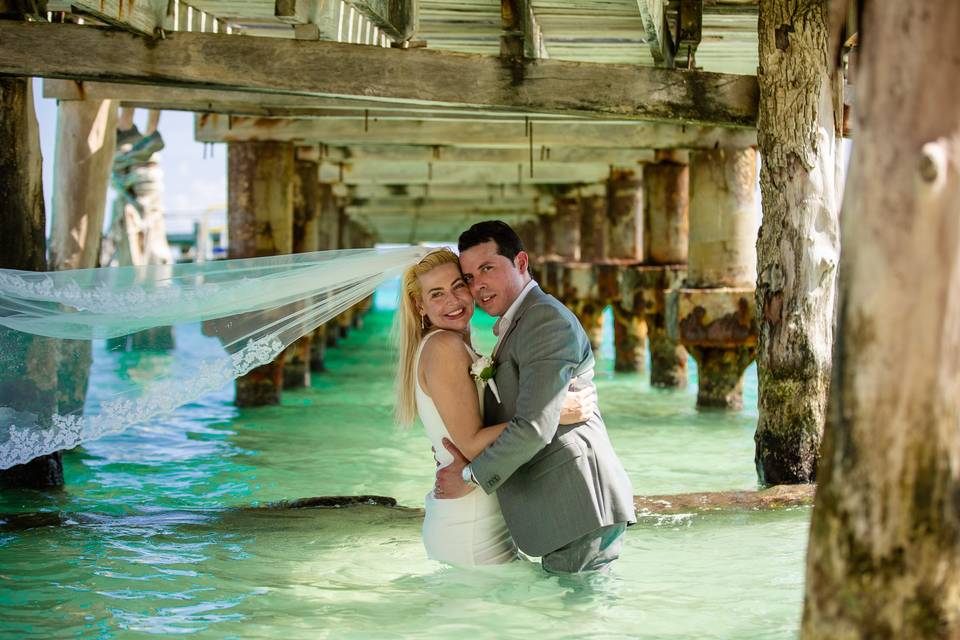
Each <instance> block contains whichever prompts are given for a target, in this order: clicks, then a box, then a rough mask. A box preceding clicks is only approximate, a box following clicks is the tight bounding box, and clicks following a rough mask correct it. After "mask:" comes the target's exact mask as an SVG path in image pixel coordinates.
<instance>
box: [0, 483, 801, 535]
mask: <svg viewBox="0 0 960 640" xmlns="http://www.w3.org/2000/svg"><path fill="white" fill-rule="evenodd" d="M812 501H813V487H812V486H810V485H801V486H795V485H792V486H790V485H788V486H782V487H770V488H769V489H764V490H763V491H717V492H703V493H679V494H670V495H660V496H634V498H633V504H634V505H635V506H636V509H637V514H638V515H639V516H641V517H652V516H657V515H674V514H686V513H691V512H692V513H695V514H698V515H707V514H708V513H714V512H721V513H723V512H731V511H733V512H736V511H760V510H774V509H790V508H795V507H804V506H808V505H809V504H810V503H811V502H812ZM358 507H359V508H362V507H380V508H386V509H390V510H391V512H396V514H397V516H398V517H401V518H404V519H409V518H416V517H420V516H421V515H422V513H423V509H416V508H412V507H404V506H400V505H398V504H397V500H396V498H391V497H389V496H377V495H360V496H314V497H310V498H298V499H295V500H279V501H277V502H268V503H265V504H260V505H256V506H250V507H239V508H236V509H232V510H231V509H217V510H212V509H211V510H203V509H191V510H190V511H189V512H182V511H180V512H172V513H155V514H153V517H155V518H163V519H165V520H166V521H168V522H177V521H182V522H188V523H195V522H198V521H208V520H209V519H214V518H222V517H224V516H225V515H226V517H230V516H232V515H236V514H245V513H260V512H263V511H264V510H279V509H336V510H341V509H346V508H358ZM141 518H142V516H129V515H119V516H118V515H116V514H107V513H92V512H69V511H34V512H27V513H0V531H2V532H4V533H11V532H17V531H28V530H30V529H36V528H39V527H69V526H78V525H80V526H83V525H91V524H96V525H109V526H116V527H120V526H123V525H124V524H125V523H127V522H130V521H131V520H133V521H140V520H141Z"/></svg>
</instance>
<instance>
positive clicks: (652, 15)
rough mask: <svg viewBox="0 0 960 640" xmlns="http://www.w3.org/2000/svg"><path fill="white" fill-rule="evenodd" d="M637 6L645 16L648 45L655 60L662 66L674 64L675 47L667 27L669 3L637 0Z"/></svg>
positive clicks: (655, 0)
mask: <svg viewBox="0 0 960 640" xmlns="http://www.w3.org/2000/svg"><path fill="white" fill-rule="evenodd" d="M637 8H638V9H639V10H640V16H641V17H642V18H643V27H644V31H645V32H646V35H647V45H648V46H649V47H650V55H651V56H652V57H653V60H654V62H656V63H657V64H658V65H660V66H664V67H671V66H673V47H672V42H671V41H670V31H669V29H668V28H667V3H666V2H665V0H637Z"/></svg>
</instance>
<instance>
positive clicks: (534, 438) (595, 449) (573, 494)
mask: <svg viewBox="0 0 960 640" xmlns="http://www.w3.org/2000/svg"><path fill="white" fill-rule="evenodd" d="M459 248H460V267H461V270H462V271H463V276H464V280H465V281H466V282H467V284H468V285H469V286H470V291H471V293H472V294H473V298H474V300H476V301H477V304H479V305H480V308H482V309H483V310H484V311H486V312H487V313H489V314H490V315H492V316H497V317H498V320H497V323H496V324H495V325H494V328H493V331H494V333H496V334H497V338H498V339H497V345H496V347H495V348H494V354H493V359H494V361H495V363H496V373H495V375H494V380H495V381H496V386H497V390H498V392H499V396H500V401H499V402H498V401H497V399H496V398H495V397H494V395H493V393H492V392H491V390H490V388H489V386H488V387H487V389H486V392H485V394H484V411H483V416H484V424H485V425H493V424H498V423H503V422H508V423H509V425H508V426H507V428H506V429H505V430H504V431H503V433H501V434H500V436H499V437H498V438H497V440H496V441H495V442H494V443H493V444H492V445H490V446H489V447H487V449H486V450H484V451H483V452H482V453H481V454H480V455H478V456H477V457H476V458H474V460H473V462H470V463H468V461H467V460H466V458H464V457H463V455H462V454H460V452H459V451H457V449H456V447H454V446H453V444H452V443H449V441H446V440H445V441H444V445H445V446H446V447H447V448H448V449H449V450H450V452H451V453H452V454H453V456H454V462H453V464H451V465H449V466H446V467H444V468H442V469H440V470H438V471H437V487H438V488H439V489H440V492H441V494H446V495H453V492H454V491H457V490H458V489H462V487H463V483H464V482H473V483H476V484H477V485H479V486H480V488H481V489H483V490H484V491H485V492H487V493H493V492H494V491H496V492H497V498H498V499H499V502H500V508H501V510H502V511H503V517H504V519H505V520H506V522H507V527H508V528H509V529H510V533H511V535H512V536H513V539H514V541H515V542H516V543H517V546H518V547H519V548H520V550H521V551H523V552H524V553H526V554H528V555H531V556H542V562H543V568H544V569H545V570H547V571H548V572H550V573H579V572H581V571H598V570H603V569H605V568H607V567H608V565H609V564H610V563H611V562H613V561H614V560H616V559H617V557H618V556H619V555H620V548H621V546H622V544H623V533H624V530H625V529H626V526H627V525H628V524H632V523H634V522H636V515H635V513H634V508H633V489H632V487H631V485H630V480H629V478H628V477H627V474H626V472H625V471H624V469H623V465H622V464H620V460H619V459H618V458H617V455H616V454H615V453H614V451H613V447H612V446H611V444H610V440H609V438H608V437H607V430H606V427H605V426H604V424H603V419H602V418H601V417H600V413H599V411H597V412H595V413H594V415H593V417H592V418H590V419H589V420H587V421H586V422H581V423H578V424H573V425H559V421H560V408H561V406H562V404H563V399H564V396H565V395H566V393H567V390H568V386H570V383H571V380H572V379H573V378H576V381H575V383H574V386H575V387H576V388H578V389H579V388H583V387H584V386H586V385H592V384H593V366H594V359H593V351H592V349H591V348H590V341H589V339H588V338H587V335H586V333H585V332H584V330H583V327H581V326H580V323H579V322H578V321H577V318H576V317H575V316H574V315H573V314H572V313H571V312H570V311H569V310H568V309H567V308H566V307H564V306H563V305H562V304H561V303H560V302H559V301H557V299H556V298H554V297H553V296H550V295H547V294H546V293H544V292H543V291H542V290H541V289H540V287H538V286H537V283H536V282H535V281H534V280H533V279H532V278H531V276H530V270H529V266H530V258H529V256H528V255H527V253H526V252H525V251H524V250H523V245H522V244H521V243H520V239H519V238H518V237H517V234H516V233H515V232H514V231H513V229H511V228H510V227H509V226H508V225H507V224H505V223H503V222H500V221H498V220H496V221H487V222H480V223H478V224H475V225H473V226H472V227H470V228H469V229H468V230H466V231H464V232H463V234H461V235H460V242H459Z"/></svg>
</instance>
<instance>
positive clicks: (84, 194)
mask: <svg viewBox="0 0 960 640" xmlns="http://www.w3.org/2000/svg"><path fill="white" fill-rule="evenodd" d="M116 112H117V109H116V105H115V104H114V103H113V102H111V101H109V100H106V101H100V100H90V101H87V100H77V101H64V102H61V103H60V104H59V105H58V106H57V146H56V152H55V155H54V170H53V214H52V216H51V218H52V220H51V231H50V267H51V269H54V270H59V269H89V268H92V267H96V266H97V262H98V258H99V256H100V237H101V235H102V233H103V222H104V207H105V206H106V201H107V185H108V183H109V180H110V167H111V165H112V163H113V152H114V146H115V129H116Z"/></svg>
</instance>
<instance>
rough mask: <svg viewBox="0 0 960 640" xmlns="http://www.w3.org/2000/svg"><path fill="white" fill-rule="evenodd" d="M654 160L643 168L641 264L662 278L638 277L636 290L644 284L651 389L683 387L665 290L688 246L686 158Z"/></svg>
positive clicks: (679, 348) (681, 273) (683, 366)
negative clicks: (657, 267)
mask: <svg viewBox="0 0 960 640" xmlns="http://www.w3.org/2000/svg"><path fill="white" fill-rule="evenodd" d="M655 160H656V161H655V162H651V163H648V164H647V165H645V166H644V169H643V181H644V187H645V189H644V191H645V199H646V215H645V223H644V225H645V234H644V251H645V255H644V262H645V263H646V264H647V265H651V266H652V265H662V267H663V269H662V277H657V276H656V274H655V272H648V273H644V274H642V275H641V276H640V277H639V278H637V284H636V286H643V284H644V283H648V284H649V285H651V286H652V288H651V289H646V290H644V291H643V293H642V294H641V297H643V298H646V299H647V300H646V309H647V313H646V320H647V333H648V335H649V338H650V384H651V385H653V386H655V387H668V388H669V387H686V386H687V350H686V349H685V348H684V347H683V345H681V344H680V343H679V342H678V341H677V339H676V337H675V336H671V331H670V330H669V327H668V324H667V313H666V311H667V307H666V298H665V295H666V291H667V290H669V289H671V288H673V287H674V286H675V285H676V284H677V283H678V282H679V281H682V279H683V278H684V277H685V276H686V267H687V246H688V243H689V229H690V224H689V202H690V200H689V193H690V189H689V185H690V170H689V166H688V161H687V154H686V153H685V152H681V151H675V150H658V151H657V152H656V156H655Z"/></svg>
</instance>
